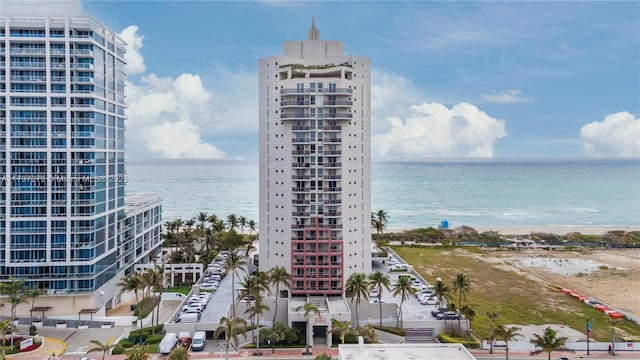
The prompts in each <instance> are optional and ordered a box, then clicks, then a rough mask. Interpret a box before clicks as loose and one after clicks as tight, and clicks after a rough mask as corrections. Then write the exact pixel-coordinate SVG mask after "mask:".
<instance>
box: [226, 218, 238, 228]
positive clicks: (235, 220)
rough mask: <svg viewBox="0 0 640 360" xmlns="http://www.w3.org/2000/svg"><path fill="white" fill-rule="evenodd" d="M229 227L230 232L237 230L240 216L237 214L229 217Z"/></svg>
mask: <svg viewBox="0 0 640 360" xmlns="http://www.w3.org/2000/svg"><path fill="white" fill-rule="evenodd" d="M227 225H229V230H235V228H237V227H238V216H237V215H236V214H231V215H227Z"/></svg>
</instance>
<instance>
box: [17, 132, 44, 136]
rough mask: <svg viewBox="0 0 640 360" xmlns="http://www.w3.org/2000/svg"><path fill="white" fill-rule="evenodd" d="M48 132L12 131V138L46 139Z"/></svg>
mask: <svg viewBox="0 0 640 360" xmlns="http://www.w3.org/2000/svg"><path fill="white" fill-rule="evenodd" d="M45 136H47V132H46V131H11V137H45Z"/></svg>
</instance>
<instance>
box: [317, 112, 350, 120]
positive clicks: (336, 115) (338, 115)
mask: <svg viewBox="0 0 640 360" xmlns="http://www.w3.org/2000/svg"><path fill="white" fill-rule="evenodd" d="M324 117H325V119H327V118H329V119H351V118H353V114H352V113H346V112H339V113H326V112H325V114H324Z"/></svg>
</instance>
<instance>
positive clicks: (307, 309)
mask: <svg viewBox="0 0 640 360" xmlns="http://www.w3.org/2000/svg"><path fill="white" fill-rule="evenodd" d="M300 310H304V317H305V318H306V319H307V329H306V330H305V338H306V340H307V351H305V352H304V353H303V355H311V352H309V333H310V331H309V318H310V317H311V314H312V313H314V314H316V315H318V314H320V309H318V308H317V307H316V306H315V305H313V304H311V303H305V304H304V305H302V306H298V307H297V308H296V311H300Z"/></svg>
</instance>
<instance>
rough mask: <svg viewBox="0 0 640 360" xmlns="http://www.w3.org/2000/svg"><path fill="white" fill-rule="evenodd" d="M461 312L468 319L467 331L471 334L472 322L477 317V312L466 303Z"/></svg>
mask: <svg viewBox="0 0 640 360" xmlns="http://www.w3.org/2000/svg"><path fill="white" fill-rule="evenodd" d="M460 314H462V315H464V318H465V320H466V321H467V333H469V334H471V322H472V321H473V318H474V317H476V312H475V311H474V310H473V309H472V308H471V307H469V306H467V305H465V306H463V307H462V308H461V309H460Z"/></svg>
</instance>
